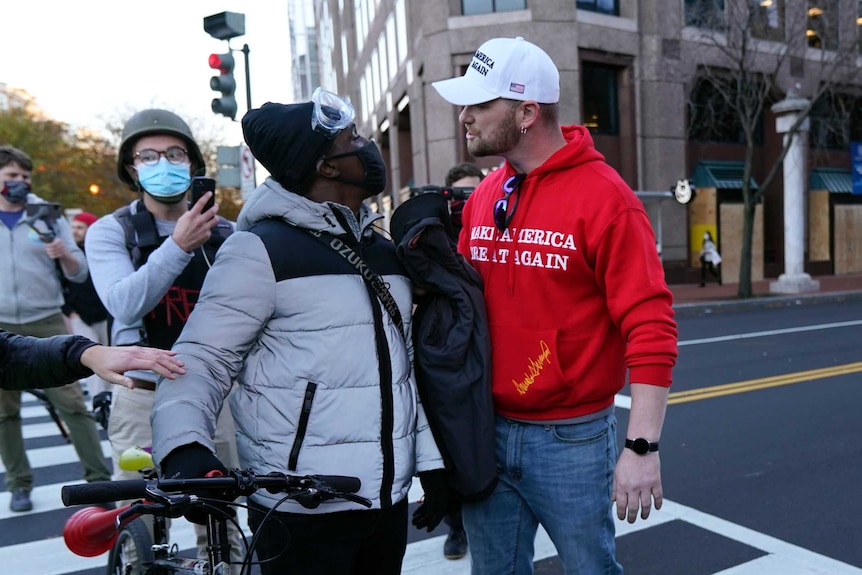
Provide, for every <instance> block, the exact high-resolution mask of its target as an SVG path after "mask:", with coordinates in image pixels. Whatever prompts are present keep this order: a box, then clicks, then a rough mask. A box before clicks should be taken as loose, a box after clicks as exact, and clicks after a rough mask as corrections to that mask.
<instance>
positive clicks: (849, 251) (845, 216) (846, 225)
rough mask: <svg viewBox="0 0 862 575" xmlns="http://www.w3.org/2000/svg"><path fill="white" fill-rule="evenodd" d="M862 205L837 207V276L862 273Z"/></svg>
mask: <svg viewBox="0 0 862 575" xmlns="http://www.w3.org/2000/svg"><path fill="white" fill-rule="evenodd" d="M859 230H862V205H837V206H835V275H842V274H855V273H860V272H862V234H860V233H859Z"/></svg>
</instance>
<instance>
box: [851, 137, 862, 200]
mask: <svg viewBox="0 0 862 575" xmlns="http://www.w3.org/2000/svg"><path fill="white" fill-rule="evenodd" d="M850 162H851V169H850V171H851V173H852V175H853V195H862V142H850Z"/></svg>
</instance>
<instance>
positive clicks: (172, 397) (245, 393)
mask: <svg viewBox="0 0 862 575" xmlns="http://www.w3.org/2000/svg"><path fill="white" fill-rule="evenodd" d="M336 210H338V211H339V212H340V213H339V215H338V216H336V213H335V211H336ZM379 218H380V216H379V215H377V214H374V213H373V212H371V211H370V210H369V209H367V208H366V207H365V206H363V207H362V210H361V213H360V218H359V221H358V222H357V221H356V218H355V217H354V216H353V214H352V213H350V211H349V210H348V209H347V208H346V207H344V206H340V205H338V204H332V203H328V204H320V203H316V202H312V201H310V200H307V199H305V198H302V197H300V196H298V195H296V194H293V193H291V192H288V191H286V190H285V189H284V188H282V187H281V186H280V185H279V184H278V183H276V182H275V181H274V180H272V179H271V178H269V179H267V180H266V182H265V183H264V184H263V185H261V186H260V187H258V189H257V190H255V192H254V193H253V194H252V196H251V197H250V198H249V201H248V202H247V203H246V205H245V207H243V210H242V212H241V213H240V215H239V219H238V222H237V232H235V233H234V234H233V235H232V236H231V237H230V238H228V240H227V241H226V242H225V243H224V244H223V245H222V247H221V249H220V250H219V252H218V255H217V257H216V260H215V263H214V264H213V267H212V269H211V270H210V271H209V273H208V274H207V277H206V281H205V282H204V285H203V289H202V291H201V295H200V299H199V300H198V303H197V306H196V307H195V309H194V311H193V312H192V314H191V316H190V318H189V320H188V323H187V324H186V326H185V328H184V329H183V332H182V334H181V335H180V338H179V339H178V340H177V343H176V345H175V346H174V348H173V349H174V350H176V351H177V352H178V355H177V357H178V359H180V360H182V361H183V362H185V367H186V371H187V373H186V374H185V375H183V376H180V377H178V378H177V379H176V380H174V381H170V380H165V379H163V380H161V382H160V383H159V387H158V391H157V392H156V400H155V406H154V409H153V416H152V425H153V454H154V457H155V460H156V461H157V462H160V461H161V460H162V459H164V457H165V456H166V455H167V454H168V453H170V452H171V451H172V450H173V449H175V448H177V447H179V446H182V445H186V444H190V443H194V442H197V443H200V444H202V445H204V446H206V447H208V448H209V449H211V450H214V447H213V442H212V436H213V433H214V430H215V422H216V417H217V415H218V413H219V411H220V409H221V406H222V403H223V401H224V398H225V397H227V395H228V393H229V392H230V391H231V383H232V382H233V381H234V380H235V381H236V382H237V383H238V389H236V390H235V391H234V393H233V394H231V396H230V397H231V410H232V412H233V415H234V419H235V421H236V428H237V448H238V452H239V459H240V464H241V465H242V467H243V468H251V469H253V470H254V471H255V473H268V472H272V471H277V472H286V473H297V474H303V475H304V474H328V475H350V476H357V477H359V478H360V479H361V480H362V488H361V490H360V491H359V494H360V495H362V496H364V497H367V498H368V499H370V500H372V502H373V507H374V508H380V507H388V506H390V505H392V504H394V503H397V502H399V501H401V500H403V499H404V498H405V497H406V496H407V492H408V490H409V488H410V483H411V479H412V476H413V475H414V474H415V473H418V472H421V471H428V470H432V469H441V468H442V467H443V461H442V458H441V455H440V451H439V449H438V448H437V445H436V443H435V442H434V438H433V436H432V434H431V432H430V429H429V428H428V424H427V420H426V418H425V413H424V411H423V410H422V406H421V404H420V402H419V400H418V393H417V389H416V385H415V383H414V381H413V378H412V375H411V357H410V356H411V355H412V350H410V349H408V345H407V343H406V342H407V341H410V340H409V331H410V316H411V312H412V298H411V285H410V281H409V279H408V278H407V277H406V275H405V273H404V270H403V268H402V266H401V263H400V262H399V260H398V258H397V256H396V254H395V246H394V245H393V244H392V242H391V241H389V240H387V239H385V238H384V237H383V236H381V235H380V234H378V233H376V232H374V230H373V228H372V226H371V224H372V223H373V222H374V221H375V220H377V219H379ZM339 221H341V222H346V223H347V224H348V226H347V227H348V228H350V229H345V227H344V226H343V225H342V224H340V223H339ZM307 230H314V231H317V232H321V233H322V234H323V237H324V238H329V237H330V236H336V237H341V238H343V239H346V238H349V237H352V238H354V239H356V240H357V241H359V242H360V246H361V247H360V250H361V255H362V258H363V259H364V260H365V262H366V263H367V264H368V265H369V267H370V268H371V269H373V270H374V271H376V272H377V273H379V274H380V275H381V276H383V278H384V280H385V282H386V283H387V285H388V286H389V291H390V292H391V293H392V296H393V297H394V299H395V300H396V302H397V303H398V308H399V310H400V313H401V317H402V319H403V321H404V324H405V325H404V328H405V331H406V332H407V333H408V338H407V339H406V340H405V338H404V336H403V335H402V334H401V333H399V330H398V328H397V327H396V325H395V323H394V322H393V320H392V318H391V317H390V316H389V315H388V314H387V313H386V310H385V307H384V306H383V305H381V303H380V301H379V300H378V299H377V298H374V299H373V300H372V298H371V297H370V296H369V292H368V291H367V290H366V286H365V283H364V281H363V279H362V276H361V275H359V273H358V272H357V270H356V269H355V268H354V266H352V265H351V264H350V263H348V261H347V260H346V259H345V258H344V257H343V256H342V255H340V254H338V253H336V252H335V250H333V249H332V248H330V247H329V245H327V243H324V242H323V241H321V240H320V239H319V238H316V237H314V236H312V235H311V234H309V233H308V231H307ZM378 341H379V342H381V347H378V345H377V343H378ZM386 355H388V356H389V357H388V358H386V357H385V356H386ZM378 358H379V360H380V361H378ZM253 498H254V500H255V501H256V502H257V503H260V504H262V505H265V506H267V507H272V506H274V505H275V504H276V503H277V502H278V500H279V499H281V496H279V495H273V494H270V493H267V492H265V491H264V492H258V493H257V494H256V495H255V496H254V497H253ZM278 509H279V511H288V512H292V513H328V512H334V511H344V510H357V509H362V508H361V507H359V506H357V505H356V504H354V503H350V502H344V501H331V502H326V503H324V504H322V505H321V506H320V507H319V508H317V509H315V510H308V509H305V508H303V507H301V506H299V505H298V504H296V503H294V502H292V501H289V502H286V503H283V504H281V505H280V506H279V508H278Z"/></svg>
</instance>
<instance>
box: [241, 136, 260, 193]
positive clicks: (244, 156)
mask: <svg viewBox="0 0 862 575" xmlns="http://www.w3.org/2000/svg"><path fill="white" fill-rule="evenodd" d="M239 175H240V186H239V191H240V194H242V199H243V200H245V199H248V196H249V195H250V194H251V193H252V192H253V191H254V189H255V187H257V184H256V183H255V178H254V156H253V155H252V153H251V150H249V149H248V146H240V155H239Z"/></svg>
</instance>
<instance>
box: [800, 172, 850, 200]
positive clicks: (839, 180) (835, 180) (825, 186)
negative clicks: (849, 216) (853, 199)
mask: <svg viewBox="0 0 862 575" xmlns="http://www.w3.org/2000/svg"><path fill="white" fill-rule="evenodd" d="M808 189H809V190H828V191H829V193H830V194H852V193H853V175H852V174H851V173H850V170H844V169H841V168H814V169H813V170H811V176H810V177H809V178H808Z"/></svg>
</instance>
